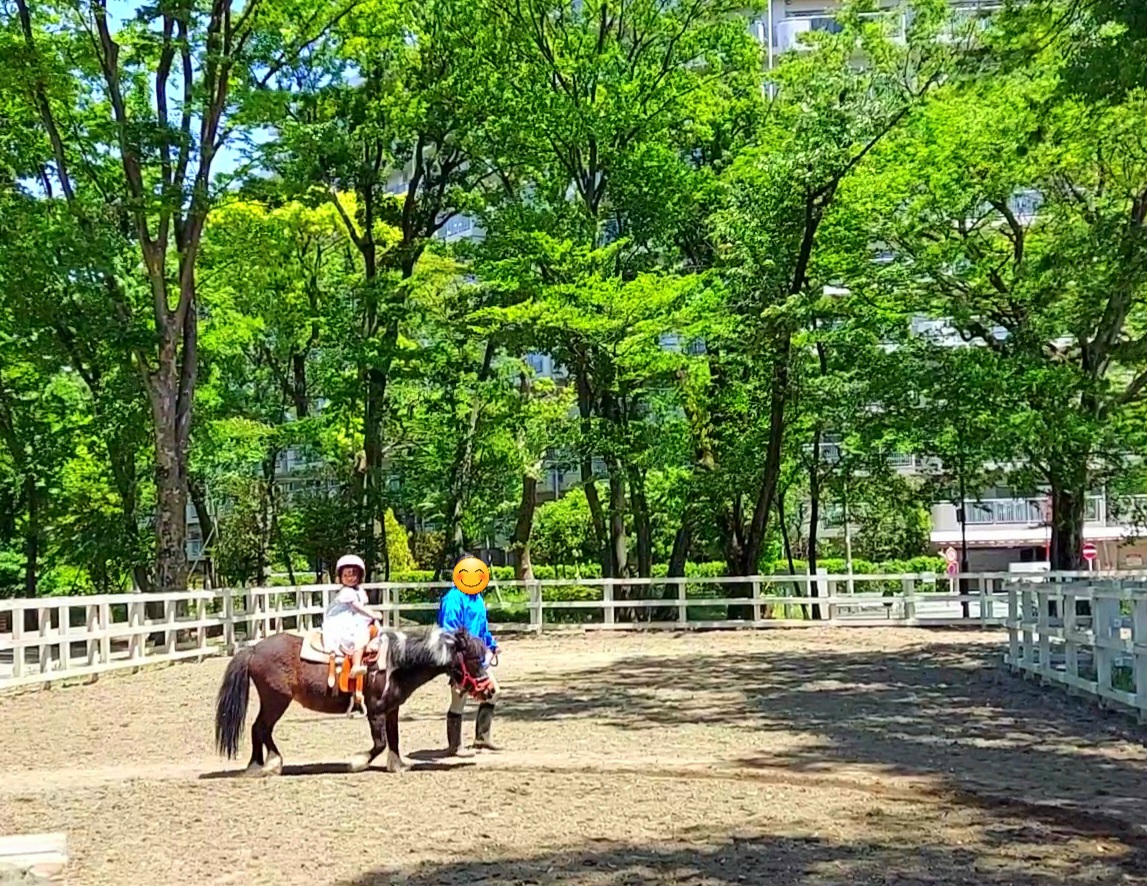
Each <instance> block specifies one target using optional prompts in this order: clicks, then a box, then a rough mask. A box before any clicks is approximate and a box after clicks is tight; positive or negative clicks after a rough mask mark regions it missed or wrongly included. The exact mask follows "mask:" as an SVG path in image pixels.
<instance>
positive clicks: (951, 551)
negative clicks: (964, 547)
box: [944, 546, 956, 563]
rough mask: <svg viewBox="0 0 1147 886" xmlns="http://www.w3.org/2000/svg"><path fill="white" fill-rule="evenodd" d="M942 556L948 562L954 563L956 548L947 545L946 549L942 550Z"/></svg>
mask: <svg viewBox="0 0 1147 886" xmlns="http://www.w3.org/2000/svg"><path fill="white" fill-rule="evenodd" d="M944 557H945V559H946V560H947V561H948V562H949V563H955V562H956V549H955V548H953V547H950V546H949V548H948V550H946V551H944Z"/></svg>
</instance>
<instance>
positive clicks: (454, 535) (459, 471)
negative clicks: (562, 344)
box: [442, 337, 496, 569]
mask: <svg viewBox="0 0 1147 886" xmlns="http://www.w3.org/2000/svg"><path fill="white" fill-rule="evenodd" d="M495 350H496V346H495V343H494V339H493V337H491V338H489V339H487V341H486V348H485V353H484V354H483V356H482V366H481V368H480V369H479V370H478V378H477V381H476V383H475V385H474V396H473V400H472V401H471V404H470V420H469V422H467V424H466V429H465V431H464V432H463V434H462V438H461V439H460V440H459V441H458V448H457V452H456V454H455V456H454V469H453V471H452V472H451V477H450V497H449V499H448V501H447V504H446V526H445V527H444V531H443V535H444V542H445V543H444V544H443V545H442V560H443V562H442V568H443V569H445V568H446V567H447V566H448V565H449V562H448V561H452V560H453V559H454V558H457V557H460V556H462V554H463V553H464V550H463V539H462V512H463V510H464V509H465V506H466V495H467V493H468V492H469V489H470V481H471V479H472V475H473V472H474V441H475V438H476V437H477V435H478V419H479V417H480V416H481V414H482V385H483V384H484V383H485V382H486V380H487V379H488V378H489V377H490V367H491V365H492V364H493V361H494V352H495Z"/></svg>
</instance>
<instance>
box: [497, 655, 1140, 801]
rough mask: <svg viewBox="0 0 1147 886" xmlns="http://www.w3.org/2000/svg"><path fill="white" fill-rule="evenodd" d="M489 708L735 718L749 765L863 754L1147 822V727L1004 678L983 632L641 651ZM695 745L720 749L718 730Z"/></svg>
mask: <svg viewBox="0 0 1147 886" xmlns="http://www.w3.org/2000/svg"><path fill="white" fill-rule="evenodd" d="M764 644H767V640H763V641H762V645H764ZM498 716H499V718H500V719H506V720H520V721H535V720H554V719H561V718H593V719H594V720H595V721H597V722H599V723H604V724H606V725H607V726H610V727H613V728H616V729H620V730H650V731H651V733H654V734H651V737H650V740H651V741H653V742H660V741H671V740H672V734H673V730H674V729H676V728H679V727H681V726H683V725H706V724H712V725H717V726H721V727H723V728H724V729H726V730H728V729H732V730H734V731H739V732H743V735H744V742H743V748H742V749H741V750H738V751H737V752H736V753H735V755H734V756H736V757H737V763H739V764H740V765H742V766H744V767H748V768H751V769H758V770H778V769H781V770H784V771H789V772H791V771H794V770H795V771H807V772H817V771H832V770H835V769H840V768H842V767H847V766H861V767H870V768H875V769H877V770H879V771H884V772H888V773H893V774H898V775H909V776H933V777H939V779H940V781H941V783H942V784H943V785H945V786H947V787H950V788H951V789H953V790H954V791H960V792H972V793H975V794H977V795H979V796H984V795H989V796H995V797H997V798H1001V799H1003V798H1011V799H1015V800H1019V801H1021V802H1024V803H1028V804H1048V805H1055V806H1060V807H1066V808H1068V809H1078V810H1087V812H1088V813H1089V814H1095V813H1099V814H1110V815H1113V816H1116V817H1119V818H1121V819H1123V820H1127V819H1128V818H1131V819H1134V820H1137V821H1138V822H1140V823H1142V822H1147V753H1143V752H1142V745H1143V744H1144V739H1145V737H1147V730H1144V729H1143V728H1141V727H1137V726H1135V725H1133V724H1132V723H1131V722H1130V721H1129V720H1126V719H1125V718H1123V717H1122V716H1120V715H1117V714H1105V713H1103V712H1102V711H1100V710H1098V709H1097V708H1095V707H1093V706H1091V705H1090V704H1088V703H1087V702H1086V701H1084V700H1080V699H1073V698H1070V697H1068V696H1066V695H1065V694H1063V693H1061V692H1059V691H1058V690H1055V689H1050V688H1048V689H1042V688H1040V687H1038V686H1036V685H1033V684H1030V683H1028V682H1026V681H1024V680H1022V679H1020V678H1018V677H1015V676H1012V675H1011V674H1010V673H1008V672H1007V671H1006V670H1005V669H1003V668H1002V667H1001V664H1000V651H999V649H998V648H994V647H992V646H985V645H984V644H983V643H982V642H980V643H975V642H969V643H968V644H966V645H965V644H962V643H959V642H955V643H953V642H951V641H950V639H948V640H947V641H946V642H942V643H935V644H929V643H928V642H927V640H924V641H922V642H921V643H920V644H919V645H917V646H914V647H909V648H907V649H903V650H901V651H899V652H897V653H890V652H887V651H882V650H859V651H858V650H841V649H839V648H838V647H835V646H829V645H828V644H825V646H824V647H823V648H819V649H816V650H813V651H808V652H799V653H794V652H792V651H787V650H786V651H784V652H780V651H777V652H773V651H769V650H767V649H765V650H762V651H757V652H752V653H747V654H740V655H738V654H713V655H705V654H702V655H691V656H670V657H642V656H638V657H632V658H628V659H624V660H622V661H620V662H618V663H616V664H613V665H610V666H608V667H604V668H599V669H584V670H579V671H577V672H575V673H572V674H571V673H570V672H569V671H565V672H563V673H561V674H555V675H554V676H553V677H552V678H547V679H545V680H541V681H538V680H534V681H531V683H530V684H528V685H524V686H522V687H521V688H520V689H519V688H518V687H513V688H512V691H509V692H507V693H506V694H505V697H504V701H503V703H502V704H501V705H500V706H499V712H498ZM770 733H772V734H776V735H777V737H779V734H781V733H786V734H788V736H787V737H788V739H789V740H787V741H780V742H778V741H777V739H776V738H771V737H770ZM702 734H703V733H702ZM694 735H696V733H694ZM793 736H796V740H795V741H794V740H793V739H792V737H793ZM695 740H696V739H695V738H694V741H695ZM698 751H699V752H701V753H705V752H706V751H713V752H715V753H720V754H721V755H726V754H727V753H728V747H727V742H726V746H725V747H724V748H722V749H720V750H716V751H714V750H713V749H706V748H704V747H699V748H698Z"/></svg>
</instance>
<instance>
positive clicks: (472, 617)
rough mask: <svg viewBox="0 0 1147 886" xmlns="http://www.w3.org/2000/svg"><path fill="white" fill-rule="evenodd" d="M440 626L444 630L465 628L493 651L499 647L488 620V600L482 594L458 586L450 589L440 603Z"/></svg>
mask: <svg viewBox="0 0 1147 886" xmlns="http://www.w3.org/2000/svg"><path fill="white" fill-rule="evenodd" d="M438 627H440V628H442V630H444V631H456V630H458V628H465V629H466V630H467V631H469V632H470V633H471V634H473V635H474V636H475V637H478V638H480V639H481V640H482V642H483V643H485V644H486V646H487V647H488V648H489V649H490V651H491V652H496V651H497V649H498V641H497V640H495V639H494V635H493V634H491V633H490V626H489V624H487V622H486V601H485V600H483V599H482V595H481V594H464V593H462V591H460V590H458V588H451V589H450V590H448V591H447V592H446V593H445V594H443V595H442V600H441V602H439V604H438Z"/></svg>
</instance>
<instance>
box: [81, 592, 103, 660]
mask: <svg viewBox="0 0 1147 886" xmlns="http://www.w3.org/2000/svg"><path fill="white" fill-rule="evenodd" d="M84 620H85V622H86V623H87V642H86V643H85V644H84V647H85V648H84V652H85V653H86V654H87V658H88V666H89V667H91V666H92V665H94V664H95V663H96V662H97V661H99V659H98V658H97V656H98V655H99V641H98V640H97V639H96V628H97V626H98V625H99V623H100V607H99V606H98V605H97V604H94V603H89V604H88V605H87V606H85V607H84Z"/></svg>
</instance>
